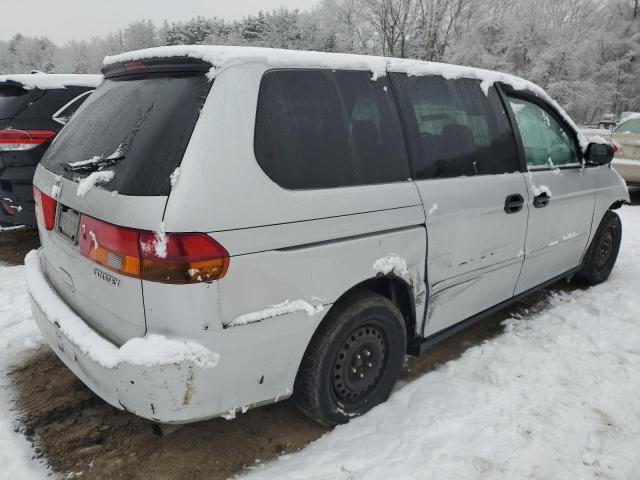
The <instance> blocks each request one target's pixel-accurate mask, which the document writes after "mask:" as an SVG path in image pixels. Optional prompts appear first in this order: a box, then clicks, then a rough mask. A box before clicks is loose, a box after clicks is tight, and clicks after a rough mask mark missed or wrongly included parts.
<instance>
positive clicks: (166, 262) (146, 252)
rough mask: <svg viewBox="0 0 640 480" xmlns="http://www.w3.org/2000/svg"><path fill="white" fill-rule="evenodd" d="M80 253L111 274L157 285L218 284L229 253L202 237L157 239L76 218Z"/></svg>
mask: <svg viewBox="0 0 640 480" xmlns="http://www.w3.org/2000/svg"><path fill="white" fill-rule="evenodd" d="M80 253H81V254H82V255H83V256H85V257H87V258H90V259H91V260H93V261H94V262H96V263H97V264H99V265H101V266H103V267H105V268H107V269H109V270H112V271H114V272H117V273H120V274H123V275H127V276H130V277H135V278H141V279H143V280H148V281H151V282H160V283H172V284H187V283H199V282H207V281H211V280H218V279H220V278H222V277H224V275H225V274H226V273H227V269H228V268H229V253H228V252H227V251H226V250H225V248H224V247H223V246H222V245H220V244H219V243H218V242H216V241H215V240H214V239H213V238H211V237H210V236H208V235H206V234H204V233H166V234H164V233H163V234H161V235H160V234H157V233H153V232H148V231H140V230H134V229H131V228H124V227H118V226H116V225H111V224H109V223H105V222H102V221H100V220H96V219H94V218H91V217H88V216H86V215H82V216H81V217H80Z"/></svg>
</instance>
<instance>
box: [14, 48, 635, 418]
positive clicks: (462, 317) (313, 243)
mask: <svg viewBox="0 0 640 480" xmlns="http://www.w3.org/2000/svg"><path fill="white" fill-rule="evenodd" d="M214 65H215V67H214ZM103 73H104V74H105V81H104V83H103V84H102V85H101V86H100V87H99V88H98V89H97V90H96V91H95V93H94V94H93V95H91V97H90V98H89V99H88V100H87V102H86V103H85V104H84V105H82V107H80V109H79V110H78V112H77V113H76V115H75V116H74V117H73V118H72V119H71V121H70V122H69V124H68V125H67V127H66V128H65V129H64V131H63V132H62V133H61V134H60V136H59V138H58V139H57V140H56V142H55V143H54V144H53V145H52V147H51V148H50V149H49V151H48V152H47V154H46V156H45V158H44V159H43V161H42V162H41V163H40V165H39V166H38V168H37V170H36V174H35V178H34V192H35V196H36V202H37V212H38V215H37V217H38V228H39V231H40V237H41V241H42V247H41V249H40V250H39V251H38V252H32V253H31V254H29V255H28V256H27V259H26V264H27V280H28V282H27V283H28V287H29V292H30V294H31V297H32V308H33V313H34V317H35V318H36V321H37V323H38V325H39V327H40V329H41V331H42V333H43V335H44V337H45V338H46V340H47V342H48V343H49V344H50V345H51V347H52V348H53V349H54V351H55V352H56V354H57V355H58V356H59V357H60V358H61V359H62V361H63V362H64V363H65V364H66V365H67V366H68V367H69V368H70V369H71V370H72V371H73V372H74V373H75V374H76V375H77V376H78V377H79V378H80V379H81V380H82V381H83V382H84V383H86V384H87V385H88V386H89V387H90V388H91V389H92V390H94V391H95V392H96V393H97V394H98V395H100V396H101V397H102V398H103V399H105V400H106V401H107V402H109V403H110V404H112V405H113V406H115V407H117V408H121V409H126V410H127V411H130V412H133V413H135V414H137V415H140V416H143V417H146V418H148V419H151V420H153V421H157V422H177V423H180V422H191V421H196V420H199V419H205V418H210V417H215V416H219V415H225V416H226V417H227V418H231V417H233V416H235V414H236V412H244V411H246V409H247V408H250V407H254V406H259V405H263V404H267V403H271V402H274V401H278V400H279V399H283V398H286V397H289V396H291V395H293V398H294V401H295V403H296V404H297V405H298V406H299V407H300V409H301V410H302V411H304V412H306V413H307V414H308V415H310V416H311V417H313V418H314V419H316V420H318V421H319V422H321V423H323V424H325V425H335V424H337V423H343V422H346V421H348V420H349V419H350V418H352V417H355V416H358V415H362V414H363V413H365V412H366V411H368V410H369V409H371V408H372V407H374V406H375V405H377V404H379V403H380V402H383V401H384V400H385V399H386V398H387V397H388V396H389V394H390V393H391V390H392V388H393V386H394V384H395V382H396V380H397V378H398V375H399V373H400V369H401V366H402V364H403V361H404V357H405V354H407V353H409V354H413V355H417V354H419V353H420V352H421V351H423V350H424V349H426V348H428V347H429V346H431V345H433V344H434V343H436V342H437V341H439V340H442V339H443V338H446V337H447V336H449V335H451V334H452V333H455V332H456V331H458V330H460V329H461V328H463V327H465V326H466V325H469V324H470V323H472V322H474V321H476V320H478V319H480V318H482V317H483V316H486V315H487V314H489V313H491V312H493V311H495V310H496V309H498V308H500V307H502V306H504V305H506V304H509V303H510V302H513V301H515V300H517V299H519V298H521V297H522V296H524V295H527V294H528V293H530V292H532V291H534V290H536V289H539V288H541V287H543V286H545V285H548V284H550V283H552V282H554V281H557V280H558V279H563V278H568V277H571V276H573V275H575V276H576V277H579V278H581V279H582V280H583V281H585V282H587V283H589V284H597V283H600V282H603V281H604V280H606V278H607V277H608V275H609V273H610V272H611V269H612V268H613V265H614V263H615V260H616V257H617V253H618V248H619V246H620V239H621V225H620V220H619V218H618V216H617V215H616V213H615V212H614V211H613V210H614V209H616V208H618V207H619V206H620V205H622V203H623V202H628V201H629V195H628V192H627V190H626V188H625V186H624V183H623V182H622V180H621V178H620V176H619V175H618V174H616V173H615V172H614V171H613V170H612V169H611V168H610V166H609V163H610V161H611V158H612V156H613V151H612V147H611V146H610V145H608V144H607V145H605V144H596V143H593V144H587V142H586V141H585V140H584V138H583V137H582V136H581V135H580V134H579V132H578V131H577V127H576V126H575V125H574V124H573V122H572V121H571V120H570V119H569V118H568V117H567V116H566V114H565V113H564V112H563V111H562V110H561V109H560V107H558V106H557V104H556V103H555V102H553V101H552V100H551V99H550V98H549V97H548V96H547V95H546V94H545V93H544V91H543V90H542V89H540V88H539V87H537V86H535V85H534V84H532V83H529V82H526V81H524V80H522V79H518V78H516V77H512V76H509V75H505V74H499V73H497V72H489V71H483V70H477V69H472V68H466V67H456V66H450V65H442V64H435V63H428V62H419V61H409V60H399V59H388V58H380V57H368V56H359V55H339V54H327V53H318V52H300V51H285V50H270V49H256V48H242V47H213V46H185V47H164V48H159V49H149V50H143V51H139V52H132V53H128V54H123V55H120V56H117V57H113V58H107V60H106V66H105V68H104V69H103ZM143 291H144V295H143Z"/></svg>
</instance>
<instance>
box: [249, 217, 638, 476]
mask: <svg viewBox="0 0 640 480" xmlns="http://www.w3.org/2000/svg"><path fill="white" fill-rule="evenodd" d="M622 220H623V224H624V234H623V245H622V249H621V253H620V258H619V259H618V264H617V266H616V268H615V269H614V271H613V273H612V276H611V278H610V279H609V281H608V282H606V283H604V284H602V285H600V286H597V287H594V288H590V289H584V290H575V291H572V292H570V293H562V294H555V295H553V296H552V297H551V299H550V302H549V307H548V308H547V309H545V310H544V311H542V312H541V313H538V314H535V315H532V316H531V317H529V318H520V317H517V318H511V319H509V320H507V321H506V322H505V332H504V334H502V335H500V336H498V337H496V338H494V339H491V340H487V341H485V342H484V343H482V344H481V345H478V346H475V347H473V348H470V349H469V350H467V351H466V352H465V353H464V354H463V355H462V357H460V358H459V359H458V360H454V361H450V362H447V363H446V364H444V365H443V366H441V367H440V368H439V369H438V370H435V371H433V372H430V373H428V374H426V375H423V376H422V377H420V378H418V379H417V380H415V381H413V382H410V383H408V384H407V385H405V386H404V387H402V388H400V389H399V390H397V391H396V392H395V393H394V394H393V395H392V397H391V399H390V400H389V401H388V402H387V403H385V404H382V405H380V406H378V407H376V408H375V409H374V410H372V411H371V412H369V413H368V414H367V415H366V416H364V417H362V418H357V419H355V420H353V421H352V422H351V423H349V424H347V425H344V426H341V427H337V428H336V429H335V430H333V431H332V432H330V433H328V434H326V435H325V436H323V437H322V438H321V439H319V440H317V441H316V442H314V443H312V444H311V445H309V446H308V447H306V448H305V449H303V450H302V451H301V452H298V453H294V454H291V455H286V456H283V457H281V458H280V459H279V460H277V461H275V462H272V463H270V464H267V465H266V466H264V467H258V469H257V470H256V471H254V472H252V473H250V474H249V475H247V477H245V478H248V479H253V478H256V479H258V478H259V479H261V480H269V479H278V480H286V479H299V480H302V479H305V480H319V479H329V478H330V479H334V480H347V479H350V480H351V479H367V480H379V479H380V480H388V479H390V478H394V479H395V478H401V479H403V480H410V479H426V478H433V479H458V478H460V479H505V480H507V479H508V480H512V479H525V478H546V479H569V478H571V479H596V478H608V479H620V480H623V479H624V480H627V479H637V478H640V456H639V455H638V453H637V450H638V438H640V403H639V402H638V395H640V348H639V347H638V346H639V345H640V320H639V319H638V313H637V312H638V311H640V296H639V295H638V294H637V285H638V284H639V283H640V208H639V207H624V208H623V210H622ZM427 355H428V353H427Z"/></svg>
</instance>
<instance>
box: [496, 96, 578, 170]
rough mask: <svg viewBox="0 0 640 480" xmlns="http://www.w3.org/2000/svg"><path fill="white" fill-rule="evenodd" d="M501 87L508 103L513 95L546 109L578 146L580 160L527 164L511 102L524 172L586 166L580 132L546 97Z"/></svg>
mask: <svg viewBox="0 0 640 480" xmlns="http://www.w3.org/2000/svg"><path fill="white" fill-rule="evenodd" d="M500 88H501V89H502V90H503V94H504V96H505V100H506V103H509V102H508V100H509V97H513V98H516V99H520V100H524V101H527V102H530V103H533V104H535V105H536V106H537V107H539V108H541V109H542V110H544V111H545V112H546V113H547V114H548V115H550V116H551V117H552V118H553V119H554V120H555V121H557V122H558V123H559V124H560V126H561V127H562V128H563V129H564V130H565V131H566V133H567V134H568V135H569V136H570V137H569V138H571V140H572V141H573V144H574V146H575V148H576V152H578V161H577V162H572V163H568V164H566V165H556V166H554V167H549V166H546V165H545V166H538V167H529V166H528V165H527V159H526V156H525V154H524V145H523V143H522V135H521V134H520V128H519V127H518V122H517V121H516V120H515V113H514V112H513V109H512V108H511V104H509V105H507V110H508V112H509V116H510V118H513V122H514V126H515V127H516V130H515V132H517V133H516V139H517V142H518V145H519V148H520V147H521V148H522V160H523V161H524V164H523V166H524V168H525V170H524V172H525V173H527V172H550V171H552V170H556V169H557V170H575V169H579V168H584V166H585V163H584V153H583V152H582V148H581V147H580V142H578V134H577V132H576V131H575V130H574V129H573V127H572V126H571V125H569V123H567V121H566V120H565V119H564V118H563V117H562V115H560V114H559V113H558V112H557V111H556V109H555V108H553V106H552V105H550V104H549V103H548V102H546V101H545V100H544V99H542V98H540V97H539V96H537V95H536V94H534V93H533V92H531V91H529V90H516V89H514V88H513V87H511V86H509V85H505V84H500Z"/></svg>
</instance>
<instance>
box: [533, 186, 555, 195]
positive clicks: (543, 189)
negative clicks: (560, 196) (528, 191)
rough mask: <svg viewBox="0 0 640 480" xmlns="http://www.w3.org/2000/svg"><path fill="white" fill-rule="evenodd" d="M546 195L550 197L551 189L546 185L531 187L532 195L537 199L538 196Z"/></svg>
mask: <svg viewBox="0 0 640 480" xmlns="http://www.w3.org/2000/svg"><path fill="white" fill-rule="evenodd" d="M543 193H546V194H547V196H548V197H551V189H549V187H547V186H546V185H539V186H538V185H535V184H534V185H533V194H534V195H535V196H536V197H537V196H538V195H542V194H543Z"/></svg>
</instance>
